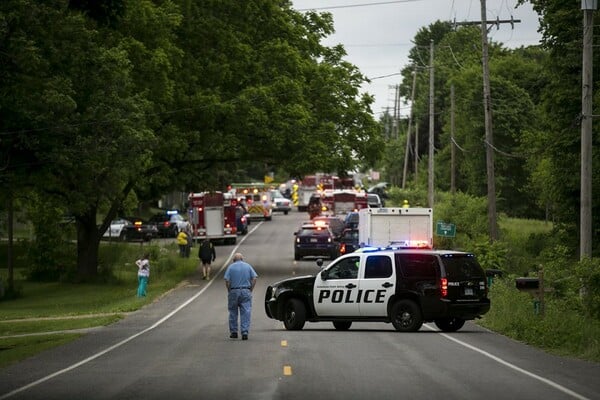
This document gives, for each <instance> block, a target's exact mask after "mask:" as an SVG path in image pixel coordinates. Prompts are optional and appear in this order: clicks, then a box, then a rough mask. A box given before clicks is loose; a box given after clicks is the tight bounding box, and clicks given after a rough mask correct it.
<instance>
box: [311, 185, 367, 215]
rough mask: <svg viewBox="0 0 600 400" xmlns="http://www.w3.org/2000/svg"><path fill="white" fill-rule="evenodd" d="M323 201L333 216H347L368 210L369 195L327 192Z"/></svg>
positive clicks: (349, 191)
mask: <svg viewBox="0 0 600 400" xmlns="http://www.w3.org/2000/svg"><path fill="white" fill-rule="evenodd" d="M322 199H323V200H322V201H323V204H324V205H325V206H326V207H327V209H328V210H329V211H330V213H333V214H347V213H349V212H352V211H359V210H362V209H363V208H368V203H367V194H366V193H365V192H358V191H356V190H325V191H323V197H322Z"/></svg>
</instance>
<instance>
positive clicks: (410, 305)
mask: <svg viewBox="0 0 600 400" xmlns="http://www.w3.org/2000/svg"><path fill="white" fill-rule="evenodd" d="M390 318H391V320H392V325H394V328H396V330H397V331H399V332H416V331H418V330H419V329H420V328H421V325H423V317H422V316H421V310H419V306H418V305H417V304H416V303H415V302H414V301H412V300H400V301H398V302H396V303H395V304H394V305H393V306H392V309H391V311H390Z"/></svg>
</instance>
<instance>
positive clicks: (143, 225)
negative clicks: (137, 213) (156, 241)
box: [119, 217, 158, 242]
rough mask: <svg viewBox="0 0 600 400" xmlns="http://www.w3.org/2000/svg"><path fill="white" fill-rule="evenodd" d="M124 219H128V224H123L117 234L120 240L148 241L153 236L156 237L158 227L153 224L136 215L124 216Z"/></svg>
mask: <svg viewBox="0 0 600 400" xmlns="http://www.w3.org/2000/svg"><path fill="white" fill-rule="evenodd" d="M125 220H126V221H128V222H129V224H127V225H125V226H123V229H122V230H121V234H120V235H119V237H120V239H121V240H125V241H132V240H143V241H145V242H148V241H150V240H152V239H153V238H156V237H158V228H157V227H156V225H155V224H153V223H150V222H146V221H144V220H143V219H141V218H138V217H125Z"/></svg>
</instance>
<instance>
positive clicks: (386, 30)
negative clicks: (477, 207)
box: [293, 0, 541, 119]
mask: <svg viewBox="0 0 600 400" xmlns="http://www.w3.org/2000/svg"><path fill="white" fill-rule="evenodd" d="M486 4H487V6H486V7H487V19H488V20H496V19H497V18H499V19H501V20H506V19H511V16H512V17H513V18H514V19H519V20H521V22H520V23H516V24H514V29H512V27H511V25H510V24H501V25H500V28H499V29H496V28H495V27H493V28H492V29H491V30H490V34H489V39H490V40H493V41H496V42H501V43H503V44H504V45H505V46H507V47H509V48H515V47H520V46H528V45H533V44H538V43H539V40H540V37H541V35H540V34H539V33H538V32H537V30H538V27H539V23H538V15H537V14H536V13H535V11H533V9H532V8H531V5H530V4H529V3H527V4H524V5H522V6H519V7H516V4H517V0H487V3H486ZM293 5H294V8H295V9H297V10H306V9H315V10H317V11H322V12H329V13H331V14H332V15H333V19H334V26H335V30H336V33H335V34H334V35H332V36H330V37H329V38H327V39H326V40H325V42H324V43H325V44H326V45H328V46H331V45H334V44H338V43H341V44H343V45H344V47H345V49H346V52H347V53H348V56H347V57H346V59H347V60H348V61H350V62H351V63H353V64H354V65H356V66H357V67H358V68H359V69H360V70H361V71H362V73H363V74H364V75H366V76H367V77H369V78H370V79H372V83H371V84H369V85H365V86H363V91H365V92H368V93H370V94H372V95H374V96H375V103H374V104H373V105H372V109H373V113H374V115H375V118H376V119H379V117H380V116H381V114H382V113H383V112H384V111H385V109H386V108H388V107H389V108H390V110H392V108H393V106H394V89H393V87H394V85H396V84H398V83H400V79H401V77H400V76H399V75H396V76H389V77H385V78H381V77H383V76H386V75H392V74H395V73H398V72H400V70H402V69H403V68H404V67H406V66H407V65H408V64H409V63H408V52H409V50H410V49H411V48H412V47H413V44H412V43H411V41H412V40H413V39H414V37H415V35H416V33H417V32H418V31H419V30H420V29H421V28H423V27H427V26H429V25H430V24H432V23H433V22H435V21H437V20H441V21H457V22H462V21H480V20H481V0H396V1H395V2H393V0H293ZM402 113H403V114H405V112H404V111H403V112H402Z"/></svg>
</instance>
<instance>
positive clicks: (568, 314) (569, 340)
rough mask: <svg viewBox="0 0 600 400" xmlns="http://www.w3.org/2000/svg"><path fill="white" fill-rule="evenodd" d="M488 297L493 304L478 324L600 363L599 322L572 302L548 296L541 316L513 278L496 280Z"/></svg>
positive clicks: (529, 342) (561, 354)
mask: <svg viewBox="0 0 600 400" xmlns="http://www.w3.org/2000/svg"><path fill="white" fill-rule="evenodd" d="M490 299H491V301H492V307H491V309H490V311H489V313H487V314H486V315H484V317H483V318H482V319H481V320H479V324H480V325H482V326H485V327H486V328H488V329H490V330H493V331H495V332H499V333H501V334H503V335H506V336H508V337H511V338H513V339H515V340H519V341H522V342H525V343H527V344H530V345H532V346H536V347H538V348H541V349H544V350H546V351H548V352H549V353H552V354H556V355H560V356H569V357H576V358H580V359H585V360H589V361H595V362H600V321H598V320H597V319H593V318H590V317H586V316H584V315H582V314H581V313H580V312H578V310H577V309H576V307H575V306H574V305H572V304H566V303H565V302H564V301H561V300H557V299H552V298H550V297H549V298H548V299H547V301H546V302H545V307H544V308H545V312H544V314H543V316H542V315H541V314H540V313H536V310H535V308H534V303H533V300H534V299H533V297H532V296H531V295H530V294H528V293H523V292H519V291H518V290H517V289H516V288H515V286H514V277H506V278H504V279H497V280H496V281H495V282H494V283H493V284H492V287H491V288H490Z"/></svg>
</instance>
